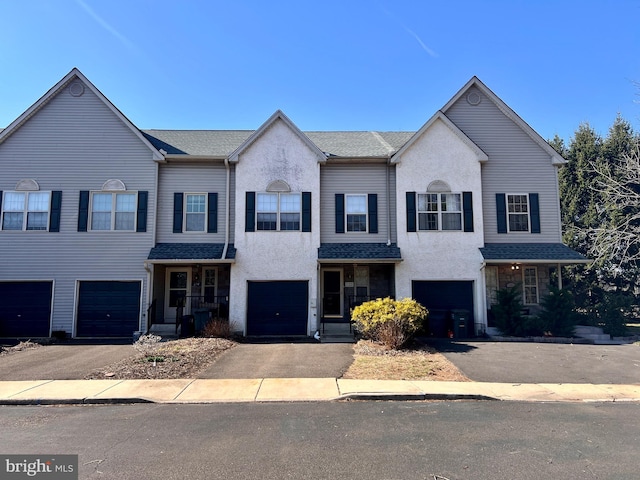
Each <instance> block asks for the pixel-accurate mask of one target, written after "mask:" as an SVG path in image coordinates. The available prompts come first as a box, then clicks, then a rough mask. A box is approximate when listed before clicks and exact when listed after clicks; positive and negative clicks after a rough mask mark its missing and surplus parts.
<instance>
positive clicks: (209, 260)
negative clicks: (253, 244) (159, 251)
mask: <svg viewBox="0 0 640 480" xmlns="http://www.w3.org/2000/svg"><path fill="white" fill-rule="evenodd" d="M145 262H146V263H148V264H151V265H164V264H171V265H179V264H187V263H189V264H191V263H199V264H201V265H215V264H232V263H236V260H235V259H232V258H226V259H220V258H161V259H158V258H154V259H148V260H145Z"/></svg>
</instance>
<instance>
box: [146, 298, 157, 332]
mask: <svg viewBox="0 0 640 480" xmlns="http://www.w3.org/2000/svg"><path fill="white" fill-rule="evenodd" d="M157 303H158V302H157V299H155V298H154V299H153V302H151V304H150V305H149V308H147V332H148V331H149V330H151V325H153V323H154V322H155V321H156V311H157Z"/></svg>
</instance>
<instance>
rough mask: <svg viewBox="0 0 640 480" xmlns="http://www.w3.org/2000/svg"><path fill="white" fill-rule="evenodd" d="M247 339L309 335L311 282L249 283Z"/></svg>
mask: <svg viewBox="0 0 640 480" xmlns="http://www.w3.org/2000/svg"><path fill="white" fill-rule="evenodd" d="M247 295H248V303H249V304H248V307H247V335H306V334H307V312H308V304H309V283H308V282H289V281H279V282H249V287H248V294H247Z"/></svg>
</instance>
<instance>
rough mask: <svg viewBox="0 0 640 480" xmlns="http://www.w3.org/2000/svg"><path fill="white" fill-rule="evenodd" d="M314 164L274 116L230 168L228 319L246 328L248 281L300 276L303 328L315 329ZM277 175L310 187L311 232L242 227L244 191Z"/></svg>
mask: <svg viewBox="0 0 640 480" xmlns="http://www.w3.org/2000/svg"><path fill="white" fill-rule="evenodd" d="M319 169H320V167H319V164H318V158H317V156H316V154H315V152H312V151H311V150H310V149H309V147H308V146H307V145H306V144H305V143H304V142H303V141H302V139H301V138H300V137H299V136H298V135H297V134H296V133H295V132H294V131H292V130H291V129H290V128H289V127H288V126H287V124H286V123H285V122H284V121H281V120H275V122H274V123H273V124H271V125H270V126H269V127H268V128H267V129H266V130H265V131H264V132H263V134H262V135H261V136H260V137H259V138H258V139H257V140H256V141H255V142H254V143H253V144H252V145H251V146H250V147H249V148H247V149H246V151H244V152H243V153H242V154H241V155H240V157H239V159H238V163H237V164H236V168H235V187H236V190H235V191H236V203H235V218H236V219H237V221H236V222H235V235H234V244H235V247H236V249H237V253H236V263H235V264H234V265H233V268H232V271H231V295H230V321H231V327H232V329H233V330H240V331H243V332H246V316H247V282H248V281H265V280H303V281H308V282H309V308H308V328H307V330H308V333H309V334H311V333H312V332H313V331H315V329H316V328H317V325H316V318H317V315H316V306H315V305H316V297H317V291H318V286H317V255H318V253H317V252H318V247H319V246H320V219H319V215H318V212H319V211H320V177H319ZM276 180H282V181H284V182H286V183H287V184H288V185H289V187H290V188H291V192H311V202H312V205H311V210H312V218H311V232H301V231H253V232H246V231H245V221H244V220H245V207H246V192H265V191H266V189H267V186H268V185H269V184H270V183H271V182H274V181H276Z"/></svg>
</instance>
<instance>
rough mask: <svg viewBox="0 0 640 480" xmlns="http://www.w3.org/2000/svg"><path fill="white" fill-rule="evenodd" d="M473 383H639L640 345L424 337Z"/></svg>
mask: <svg viewBox="0 0 640 480" xmlns="http://www.w3.org/2000/svg"><path fill="white" fill-rule="evenodd" d="M427 343H428V344H429V345H431V346H433V347H434V348H436V349H437V350H438V351H440V352H442V353H443V354H444V355H445V356H446V357H447V358H448V359H449V360H450V361H451V362H452V363H453V364H454V365H455V366H456V367H458V368H459V369H460V370H462V372H463V373H464V374H465V375H466V376H467V377H469V378H470V379H471V380H474V381H477V382H501V383H620V384H640V346H638V345H576V344H569V345H565V344H557V343H527V342H488V341H449V340H429V341H428V342H427Z"/></svg>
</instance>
